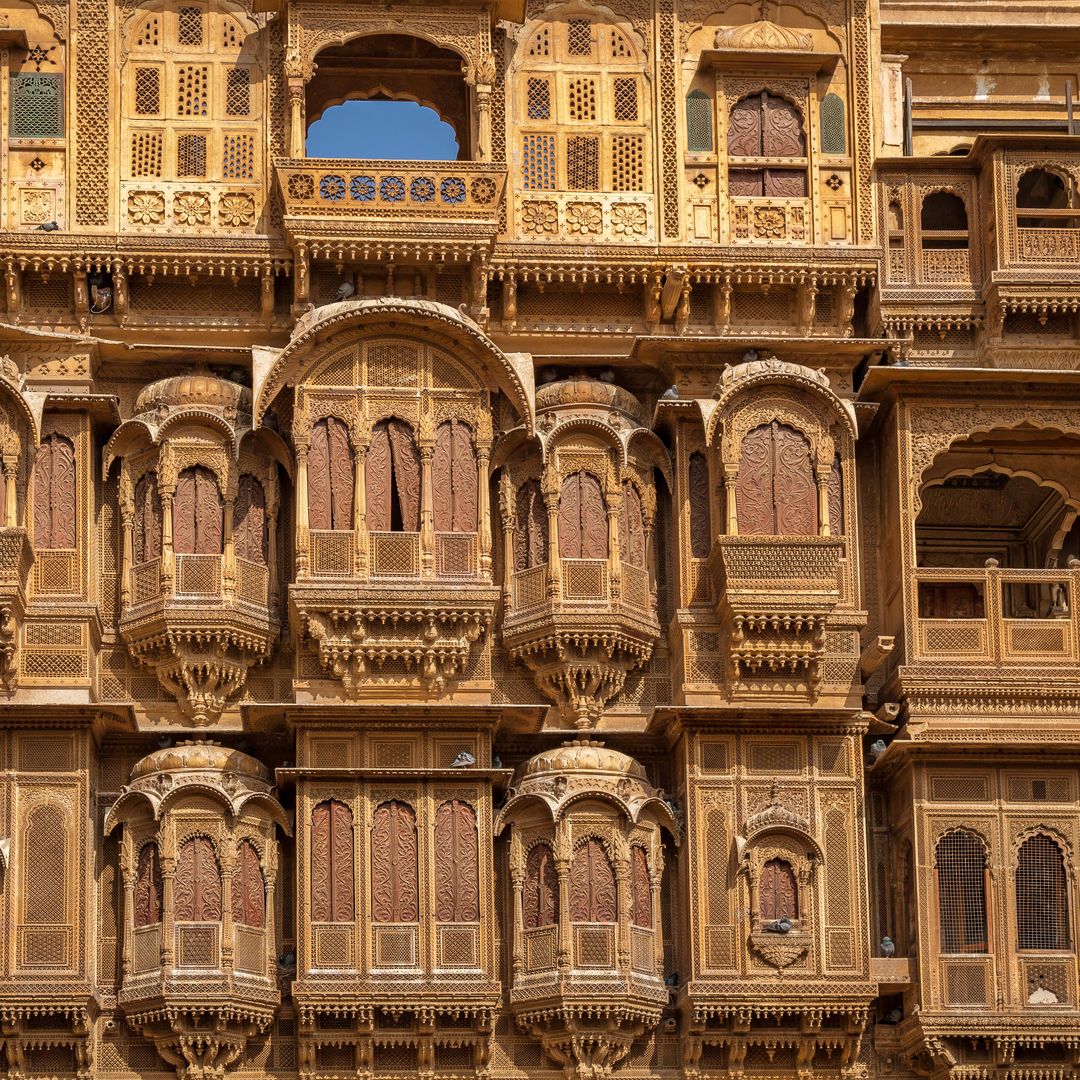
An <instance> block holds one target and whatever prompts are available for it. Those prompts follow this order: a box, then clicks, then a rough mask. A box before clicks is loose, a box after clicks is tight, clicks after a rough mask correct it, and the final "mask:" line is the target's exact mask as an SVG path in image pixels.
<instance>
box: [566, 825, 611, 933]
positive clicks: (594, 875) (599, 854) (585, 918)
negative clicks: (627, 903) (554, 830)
mask: <svg viewBox="0 0 1080 1080" xmlns="http://www.w3.org/2000/svg"><path fill="white" fill-rule="evenodd" d="M616 911H617V907H616V903H615V871H614V870H613V869H612V866H611V860H610V859H609V858H608V855H607V852H606V851H605V850H604V845H603V844H601V843H600V841H599V840H597V839H596V838H595V837H592V836H590V837H589V839H588V840H584V841H582V843H580V844H578V846H577V850H576V851H575V852H574V858H573V859H572V860H571V862H570V920H571V921H572V922H586V923H613V922H615V919H616Z"/></svg>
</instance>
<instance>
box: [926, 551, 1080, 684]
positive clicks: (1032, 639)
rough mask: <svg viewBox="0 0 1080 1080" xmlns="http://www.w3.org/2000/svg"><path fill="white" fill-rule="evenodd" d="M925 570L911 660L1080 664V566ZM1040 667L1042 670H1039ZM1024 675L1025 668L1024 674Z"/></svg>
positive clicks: (1040, 665)
mask: <svg viewBox="0 0 1080 1080" xmlns="http://www.w3.org/2000/svg"><path fill="white" fill-rule="evenodd" d="M992 562H993V561H992V560H991V565H987V566H986V567H985V568H983V569H976V570H969V569H963V570H950V569H937V568H934V569H918V570H916V571H915V572H914V575H913V577H914V588H915V590H916V597H915V600H916V603H915V615H914V633H913V634H912V635H911V640H910V642H909V645H908V649H907V663H908V664H909V665H914V666H923V665H928V664H942V665H947V666H949V667H952V668H955V665H956V664H958V663H960V664H964V665H965V666H966V665H969V664H974V665H987V666H996V667H1003V666H1012V665H1016V666H1017V667H1023V668H1026V669H1028V670H1030V671H1031V673H1032V675H1033V676H1035V677H1037V678H1044V677H1045V666H1046V665H1047V664H1053V665H1054V669H1055V670H1056V671H1058V672H1060V670H1061V667H1062V666H1063V665H1064V666H1069V665H1078V664H1080V632H1078V627H1077V613H1076V608H1075V598H1076V596H1077V595H1078V594H1077V589H1078V587H1080V564H1078V565H1076V566H1070V568H1069V569H1066V570H1005V569H1002V568H1000V567H998V566H996V565H993V564H992ZM1040 670H1041V671H1042V672H1043V674H1042V675H1040V674H1039V672H1040ZM1017 674H1022V672H1017Z"/></svg>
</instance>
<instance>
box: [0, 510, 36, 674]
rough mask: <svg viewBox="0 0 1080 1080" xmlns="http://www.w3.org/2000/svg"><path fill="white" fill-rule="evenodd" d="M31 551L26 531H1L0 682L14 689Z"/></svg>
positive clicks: (32, 560) (31, 561) (7, 529)
mask: <svg viewBox="0 0 1080 1080" xmlns="http://www.w3.org/2000/svg"><path fill="white" fill-rule="evenodd" d="M33 563H34V551H33V548H31V546H30V538H29V536H28V535H27V532H26V530H25V529H20V528H6V529H0V683H2V684H3V687H4V688H5V689H8V690H11V689H14V682H15V676H16V674H17V672H18V665H17V664H16V661H15V652H16V649H17V646H18V639H19V624H20V623H21V622H22V617H23V615H24V613H25V612H26V585H27V579H28V578H29V576H30V567H31V566H32V565H33Z"/></svg>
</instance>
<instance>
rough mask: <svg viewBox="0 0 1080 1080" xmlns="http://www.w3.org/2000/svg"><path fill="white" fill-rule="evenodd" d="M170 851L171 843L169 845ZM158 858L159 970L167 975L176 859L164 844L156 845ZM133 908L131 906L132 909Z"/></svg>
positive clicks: (172, 933)
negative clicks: (159, 889)
mask: <svg viewBox="0 0 1080 1080" xmlns="http://www.w3.org/2000/svg"><path fill="white" fill-rule="evenodd" d="M169 849H170V852H171V849H172V845H171V844H170V845H169ZM158 858H159V861H160V863H161V970H162V974H163V975H165V976H166V977H168V975H169V974H170V973H171V972H172V965H173V941H174V938H175V936H176V924H175V922H174V920H173V877H174V875H175V873H176V859H175V858H174V856H173V855H172V854H168V855H166V853H165V845H164V844H160V843H159V845H158ZM134 910H135V909H134V908H132V911H134Z"/></svg>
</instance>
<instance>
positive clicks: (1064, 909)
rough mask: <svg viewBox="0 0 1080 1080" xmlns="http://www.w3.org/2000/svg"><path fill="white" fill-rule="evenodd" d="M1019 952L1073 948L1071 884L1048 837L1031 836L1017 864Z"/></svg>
mask: <svg viewBox="0 0 1080 1080" xmlns="http://www.w3.org/2000/svg"><path fill="white" fill-rule="evenodd" d="M1015 881H1016V933H1017V948H1018V949H1038V950H1043V951H1047V952H1058V951H1062V950H1066V949H1068V948H1070V941H1069V882H1068V875H1067V872H1066V869H1065V857H1064V855H1063V853H1062V850H1061V848H1060V847H1059V846H1058V845H1057V844H1056V843H1055V842H1054V841H1053V840H1052V839H1051V838H1050V837H1049V836H1042V835H1036V836H1031V837H1028V839H1027V840H1025V841H1024V843H1023V844H1022V845H1021V847H1020V851H1019V853H1018V856H1017V864H1016V876H1015Z"/></svg>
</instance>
